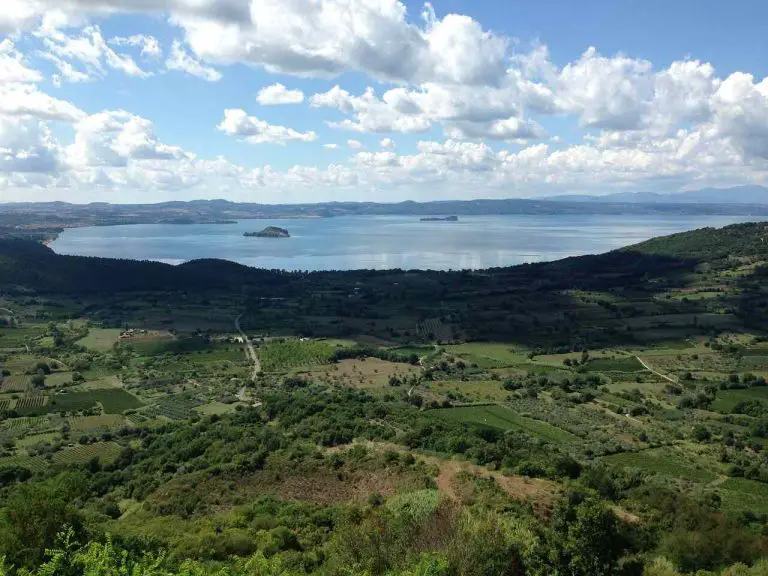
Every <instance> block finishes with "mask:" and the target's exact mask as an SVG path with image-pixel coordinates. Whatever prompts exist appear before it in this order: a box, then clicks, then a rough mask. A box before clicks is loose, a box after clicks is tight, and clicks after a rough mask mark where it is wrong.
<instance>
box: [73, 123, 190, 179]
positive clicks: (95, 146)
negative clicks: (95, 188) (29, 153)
mask: <svg viewBox="0 0 768 576" xmlns="http://www.w3.org/2000/svg"><path fill="white" fill-rule="evenodd" d="M66 154H67V162H68V164H69V165H71V166H75V167H81V168H82V167H93V166H109V167H126V166H128V163H129V161H131V160H179V159H182V158H187V157H189V155H188V154H187V153H185V152H184V151H182V150H181V148H179V147H176V146H169V145H166V144H163V143H161V142H159V141H158V139H157V136H156V135H155V133H154V125H153V124H152V122H151V121H149V120H147V119H146V118H142V117H140V116H136V115H134V114H131V113H129V112H125V111H123V110H116V111H106V112H99V113H96V114H91V115H90V116H86V117H85V118H83V119H82V120H80V122H78V123H77V125H76V126H75V140H74V143H73V144H71V145H70V146H68V147H67V150H66Z"/></svg>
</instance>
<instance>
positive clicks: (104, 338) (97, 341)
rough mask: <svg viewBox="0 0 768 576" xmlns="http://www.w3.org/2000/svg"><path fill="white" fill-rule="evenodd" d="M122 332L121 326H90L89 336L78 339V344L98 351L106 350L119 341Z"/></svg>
mask: <svg viewBox="0 0 768 576" xmlns="http://www.w3.org/2000/svg"><path fill="white" fill-rule="evenodd" d="M120 332H122V330H120V329H119V328H90V329H89V330H88V336H86V337H85V338H81V339H80V340H78V341H77V344H79V345H80V346H83V347H85V348H88V349H89V350H95V351H96V352H106V351H107V350H111V349H112V346H114V344H115V342H117V339H118V337H119V336H120Z"/></svg>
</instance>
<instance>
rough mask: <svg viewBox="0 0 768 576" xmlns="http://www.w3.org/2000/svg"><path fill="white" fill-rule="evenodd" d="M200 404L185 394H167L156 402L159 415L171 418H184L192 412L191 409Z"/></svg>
mask: <svg viewBox="0 0 768 576" xmlns="http://www.w3.org/2000/svg"><path fill="white" fill-rule="evenodd" d="M199 404H200V402H198V401H197V400H195V399H194V398H188V397H186V396H167V397H165V398H163V399H162V400H160V402H158V403H157V406H158V412H159V413H160V415H161V416H165V417H166V418H170V419H171V420H186V419H187V418H189V417H190V415H191V414H192V409H193V408H195V407H197V406H198V405H199Z"/></svg>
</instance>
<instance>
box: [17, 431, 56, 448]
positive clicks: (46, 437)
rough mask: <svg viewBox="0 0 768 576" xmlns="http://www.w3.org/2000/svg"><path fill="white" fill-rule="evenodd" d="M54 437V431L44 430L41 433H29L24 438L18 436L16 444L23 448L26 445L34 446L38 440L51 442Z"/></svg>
mask: <svg viewBox="0 0 768 576" xmlns="http://www.w3.org/2000/svg"><path fill="white" fill-rule="evenodd" d="M55 438H56V433H55V432H45V433H43V434H31V435H29V436H25V437H24V438H19V439H18V440H16V446H17V447H19V448H25V447H27V446H34V445H35V444H38V443H39V442H46V443H48V444H50V443H51V442H53V440H54V439H55Z"/></svg>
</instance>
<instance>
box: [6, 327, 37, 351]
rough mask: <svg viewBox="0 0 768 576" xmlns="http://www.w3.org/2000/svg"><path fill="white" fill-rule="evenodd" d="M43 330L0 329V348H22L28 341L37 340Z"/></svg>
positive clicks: (34, 328) (32, 328)
mask: <svg viewBox="0 0 768 576" xmlns="http://www.w3.org/2000/svg"><path fill="white" fill-rule="evenodd" d="M44 331H45V328H43V327H42V326H41V327H29V328H27V327H24V328H0V348H23V347H24V344H25V343H26V342H28V341H31V340H34V339H35V338H39V337H40V336H41V335H42V334H43V332H44Z"/></svg>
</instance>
